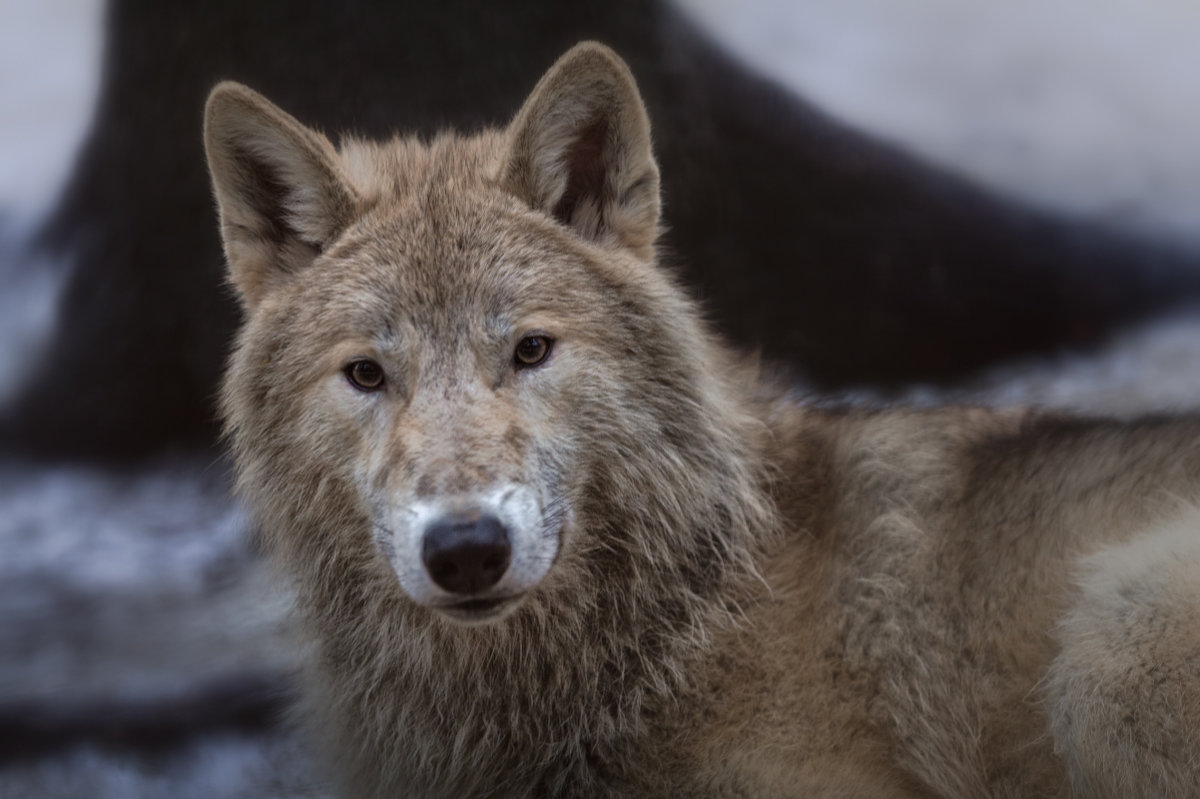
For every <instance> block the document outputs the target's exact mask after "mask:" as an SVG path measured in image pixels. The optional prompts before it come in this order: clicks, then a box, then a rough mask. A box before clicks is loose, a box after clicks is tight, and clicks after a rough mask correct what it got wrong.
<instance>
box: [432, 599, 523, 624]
mask: <svg viewBox="0 0 1200 799" xmlns="http://www.w3.org/2000/svg"><path fill="white" fill-rule="evenodd" d="M520 601H521V595H520V594H516V595H513V596H501V597H487V598H483V599H464V600H463V601H461V602H452V603H450V604H446V605H436V606H435V608H436V610H438V611H439V612H441V613H444V614H446V615H447V616H449V617H450V618H452V619H454V620H455V621H460V622H468V623H472V622H474V623H478V622H487V621H493V620H495V619H499V618H500V617H501V616H504V615H505V614H506V613H507V612H508V611H509V610H511V609H512V608H514V607H516V606H517V603H519V602H520Z"/></svg>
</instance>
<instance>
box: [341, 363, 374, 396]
mask: <svg viewBox="0 0 1200 799" xmlns="http://www.w3.org/2000/svg"><path fill="white" fill-rule="evenodd" d="M344 371H345V373H346V379H347V380H349V381H350V384H351V385H352V386H354V387H355V388H357V389H359V390H360V391H376V390H378V389H380V388H383V367H382V366H380V365H379V364H377V363H375V362H374V361H368V360H366V359H363V360H361V361H352V362H351V363H350V364H349V365H348V366H347V367H346V368H345V370H344Z"/></svg>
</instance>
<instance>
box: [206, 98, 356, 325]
mask: <svg viewBox="0 0 1200 799" xmlns="http://www.w3.org/2000/svg"><path fill="white" fill-rule="evenodd" d="M204 148H205V151H206V153H207V155H208V170H209V173H210V174H211V175H212V182H213V191H214V193H215V194H216V198H217V206H218V209H219V212H220V217H221V237H222V239H223V241H224V245H225V257H226V259H227V260H228V262H229V271H230V277H231V278H232V280H233V283H234V285H235V286H236V287H237V289H238V291H239V292H240V293H241V295H242V299H243V300H244V301H245V303H246V305H247V306H249V307H253V306H254V305H255V304H257V303H258V301H259V300H260V299H261V298H262V297H263V295H264V294H265V293H266V292H267V291H268V290H269V289H270V287H271V286H272V285H274V284H276V283H278V282H279V281H280V280H281V279H282V278H284V277H286V276H287V275H288V274H289V273H293V272H295V271H297V270H298V269H301V268H303V267H305V266H307V265H308V264H310V263H312V261H313V259H314V258H316V256H317V255H318V254H320V253H321V252H322V251H324V250H325V249H326V248H327V247H328V246H329V245H330V244H331V243H332V242H333V240H334V239H335V238H337V236H338V235H339V234H340V233H341V232H342V231H343V230H344V229H345V228H346V226H347V225H349V224H350V222H352V221H353V219H354V217H355V214H356V211H357V208H358V205H359V201H358V195H357V193H356V192H355V191H354V189H353V187H352V186H351V185H350V183H349V182H348V181H347V180H346V179H345V177H344V176H343V175H342V172H341V169H340V167H339V161H338V156H337V152H336V151H335V150H334V148H333V145H332V144H330V142H329V140H328V139H326V138H325V137H324V136H322V135H321V134H319V133H316V132H315V131H312V130H309V129H308V128H306V127H304V126H303V125H301V124H300V123H299V122H297V121H296V120H295V119H294V118H292V117H291V116H290V115H289V114H287V113H285V112H284V111H282V110H280V109H279V108H277V107H276V106H275V105H273V104H272V103H271V102H270V101H268V100H267V99H266V98H265V97H263V96H262V95H260V94H258V93H257V92H255V91H253V90H251V89H248V88H246V87H245V86H243V85H241V84H239V83H233V82H225V83H221V84H218V85H217V87H216V88H215V89H213V90H212V94H210V95H209V96H208V104H207V105H206V106H205V111H204Z"/></svg>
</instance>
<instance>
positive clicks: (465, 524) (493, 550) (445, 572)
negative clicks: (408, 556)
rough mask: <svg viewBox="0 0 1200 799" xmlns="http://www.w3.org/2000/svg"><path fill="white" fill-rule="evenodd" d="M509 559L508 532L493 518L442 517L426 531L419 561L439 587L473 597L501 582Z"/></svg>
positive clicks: (510, 549) (510, 555)
mask: <svg viewBox="0 0 1200 799" xmlns="http://www.w3.org/2000/svg"><path fill="white" fill-rule="evenodd" d="M511 559H512V545H511V544H509V541H508V530H506V529H505V528H504V525H503V524H501V523H500V520H499V519H497V518H496V517H495V516H486V515H483V516H479V515H477V516H472V517H461V516H460V517H454V516H450V517H445V518H442V519H438V520H437V521H435V522H434V523H433V524H431V525H429V527H428V528H426V530H425V540H424V542H423V543H422V544H421V560H422V561H424V563H425V570H426V571H428V572H429V576H430V577H431V578H432V579H433V581H434V582H435V583H437V584H438V586H440V587H441V588H444V589H446V590H447V591H449V592H450V593H452V594H476V593H479V592H480V591H484V590H486V589H488V588H491V587H492V586H493V585H495V584H496V583H498V582H500V578H501V577H503V576H504V572H505V571H506V570H507V569H508V562H509V561H510V560H511Z"/></svg>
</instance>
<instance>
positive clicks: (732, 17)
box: [677, 0, 1200, 242]
mask: <svg viewBox="0 0 1200 799" xmlns="http://www.w3.org/2000/svg"><path fill="white" fill-rule="evenodd" d="M677 2H678V4H679V5H680V6H681V7H682V8H684V9H686V10H687V11H689V12H690V13H692V14H694V15H695V17H696V18H697V19H698V20H699V21H700V22H701V24H702V26H703V27H704V28H705V29H706V30H707V31H708V32H709V33H710V34H711V35H712V36H713V37H714V38H715V39H717V40H718V41H719V42H721V43H723V44H724V45H725V46H727V47H728V48H730V50H731V51H733V52H734V53H735V54H736V55H738V56H739V57H740V58H742V59H743V60H744V61H745V62H746V63H747V64H749V65H750V66H752V67H754V68H757V69H758V70H760V71H761V72H763V73H764V74H767V75H770V76H773V77H774V78H776V79H777V80H779V81H780V82H781V83H783V84H784V85H786V86H788V87H790V88H792V89H794V90H796V91H797V92H799V93H800V94H802V95H803V96H805V97H807V98H809V99H810V100H812V101H814V102H815V103H816V104H817V105H818V106H820V107H822V108H824V109H826V110H828V111H830V112H832V113H833V114H834V115H835V116H838V117H840V118H842V119H844V120H845V121H847V122H849V123H850V124H852V125H854V126H856V127H860V128H865V129H866V130H869V131H873V132H875V133H877V134H878V135H881V136H883V137H885V138H887V139H890V140H893V141H895V142H897V143H899V144H901V145H902V146H904V147H906V148H909V149H911V150H913V151H915V152H917V153H918V154H920V155H921V156H923V157H924V158H926V159H928V160H930V161H932V162H935V163H938V164H941V165H943V166H946V167H949V168H950V169H953V170H956V171H959V172H962V173H965V174H967V175H969V176H971V177H973V178H975V179H977V180H979V181H981V182H984V183H986V184H989V185H992V186H995V187H998V188H1000V189H1002V190H1005V191H1007V192H1009V193H1011V194H1013V195H1014V196H1017V197H1020V198H1024V199H1025V200H1027V201H1032V202H1036V203H1042V204H1046V205H1049V206H1052V207H1056V208H1059V209H1063V210H1066V211H1070V212H1078V213H1080V214H1083V215H1086V216H1088V217H1091V218H1096V219H1100V220H1103V221H1109V222H1112V223H1114V224H1118V225H1123V226H1125V227H1127V228H1130V229H1133V230H1138V231H1143V232H1147V233H1150V234H1155V235H1168V236H1175V237H1179V238H1180V239H1182V240H1184V241H1188V242H1200V158H1198V157H1197V142H1200V47H1197V46H1196V43H1197V41H1200V3H1195V2H1185V0H1151V2H1146V0H1007V2H1001V3H985V2H963V0H906V2H902V3H898V2H894V0H838V1H837V2H828V0H677Z"/></svg>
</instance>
